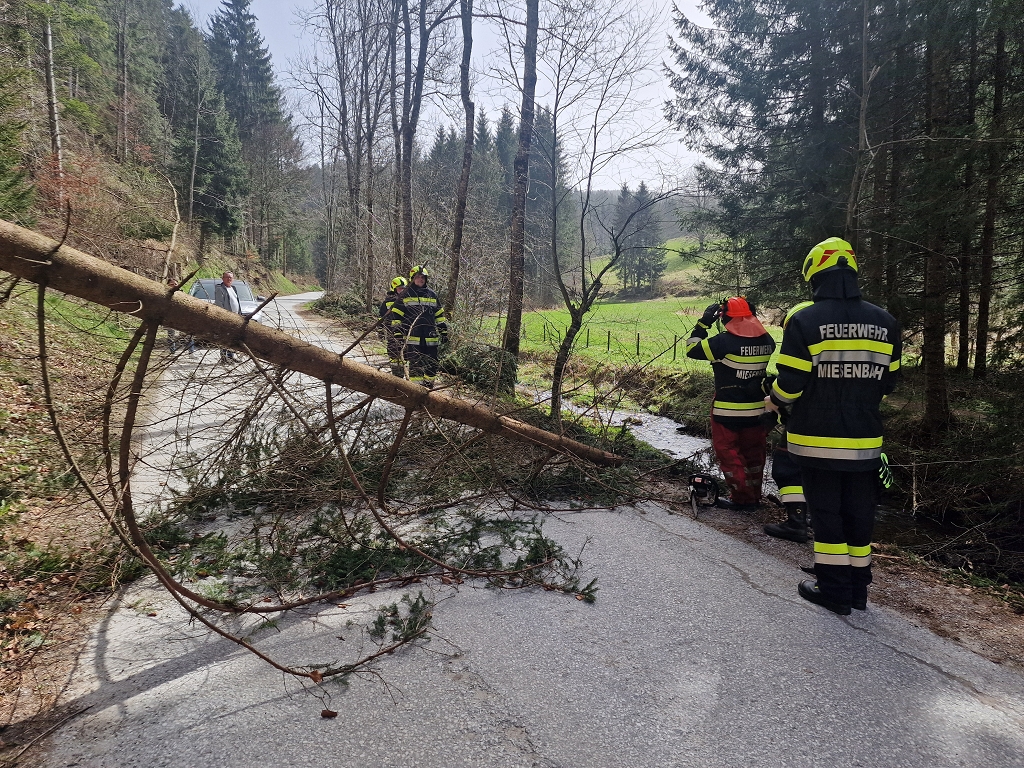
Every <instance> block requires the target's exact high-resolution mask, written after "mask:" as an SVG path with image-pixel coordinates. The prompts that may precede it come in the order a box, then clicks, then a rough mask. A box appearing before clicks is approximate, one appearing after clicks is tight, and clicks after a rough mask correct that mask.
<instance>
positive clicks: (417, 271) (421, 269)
mask: <svg viewBox="0 0 1024 768" xmlns="http://www.w3.org/2000/svg"><path fill="white" fill-rule="evenodd" d="M416 275H423V276H424V277H430V272H428V271H427V268H426V267H425V266H423V265H422V264H417V265H416V266H415V267H413V268H412V269H410V270H409V279H410V280H412V279H413V278H414V277H416Z"/></svg>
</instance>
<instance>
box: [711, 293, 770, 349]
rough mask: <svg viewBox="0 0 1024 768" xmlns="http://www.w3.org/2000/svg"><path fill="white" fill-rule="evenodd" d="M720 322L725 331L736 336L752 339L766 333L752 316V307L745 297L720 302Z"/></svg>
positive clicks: (734, 297)
mask: <svg viewBox="0 0 1024 768" xmlns="http://www.w3.org/2000/svg"><path fill="white" fill-rule="evenodd" d="M722 321H723V322H724V323H725V330H727V331H728V332H729V333H732V334H735V335H736V336H744V337H746V338H750V339H754V338H757V337H758V336H763V335H764V334H765V333H767V331H766V330H765V329H764V326H763V325H761V321H760V320H758V319H757V317H756V316H755V315H754V305H753V304H751V303H750V302H749V301H747V299H746V297H745V296H733V297H732V298H729V299H726V300H725V301H723V302H722Z"/></svg>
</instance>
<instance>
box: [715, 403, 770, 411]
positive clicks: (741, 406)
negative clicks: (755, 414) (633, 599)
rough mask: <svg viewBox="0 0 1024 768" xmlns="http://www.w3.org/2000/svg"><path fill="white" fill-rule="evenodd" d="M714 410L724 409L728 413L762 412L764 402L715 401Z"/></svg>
mask: <svg viewBox="0 0 1024 768" xmlns="http://www.w3.org/2000/svg"><path fill="white" fill-rule="evenodd" d="M715 408H724V409H727V410H730V411H753V410H758V411H763V410H764V400H758V401H757V402H756V403H727V402H725V401H723V400H715Z"/></svg>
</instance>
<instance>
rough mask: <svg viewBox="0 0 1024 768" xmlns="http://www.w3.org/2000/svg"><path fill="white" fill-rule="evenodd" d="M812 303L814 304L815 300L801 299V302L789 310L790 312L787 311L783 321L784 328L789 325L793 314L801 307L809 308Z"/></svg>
mask: <svg viewBox="0 0 1024 768" xmlns="http://www.w3.org/2000/svg"><path fill="white" fill-rule="evenodd" d="M812 304H814V302H813V301H801V302H800V303H799V304H797V305H796V306H795V307H793V308H792V309H791V310H789V312H787V313H786V317H785V319H784V320H783V321H782V328H783V330H785V328H786V326H787V325H789V321H790V320H792V319H793V315H795V314H796V313H797V312H799V311H800V310H801V309H807V307H809V306H811V305H812Z"/></svg>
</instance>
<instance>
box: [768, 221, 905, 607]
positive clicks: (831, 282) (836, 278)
mask: <svg viewBox="0 0 1024 768" xmlns="http://www.w3.org/2000/svg"><path fill="white" fill-rule="evenodd" d="M802 274H803V278H804V280H805V281H807V282H808V283H810V285H811V288H812V289H813V291H814V302H813V304H812V305H811V306H809V307H806V308H804V309H801V310H800V311H799V312H797V313H795V314H794V315H793V317H792V318H791V319H790V321H789V324H788V325H787V326H786V329H785V331H784V332H783V337H782V351H781V354H780V355H779V359H778V367H779V377H778V378H777V379H776V380H775V383H774V384H773V385H772V390H771V394H770V395H769V396H768V397H766V398H765V407H766V408H769V409H771V410H777V409H779V408H786V409H788V411H789V416H788V419H787V424H786V427H787V443H788V447H789V453H790V455H791V456H792V457H793V459H794V460H795V461H796V462H797V463H798V464H799V465H800V469H801V474H802V478H803V490H804V495H805V497H806V498H807V506H808V511H809V512H810V515H811V518H812V520H813V521H814V575H815V581H802V582H800V584H799V585H798V593H799V594H800V596H801V597H802V598H804V599H805V600H808V601H810V602H812V603H814V604H816V605H820V606H822V607H823V608H826V609H828V610H830V611H832V612H833V613H837V614H840V615H844V616H845V615H849V614H850V610H851V608H854V609H857V610H864V609H865V608H866V607H867V596H868V584H870V583H871V534H872V532H873V528H874V522H875V509H876V506H877V503H878V477H879V468H880V466H881V463H882V462H881V454H882V417H881V413H880V411H879V405H880V403H881V402H882V398H884V397H885V396H886V395H888V394H889V393H890V392H892V390H893V388H894V387H895V386H896V380H897V377H898V375H899V369H900V357H901V355H902V345H901V340H900V327H899V323H897V321H896V319H895V318H894V317H893V316H892V315H890V314H889V313H888V312H886V311H885V310H884V309H882V308H881V307H876V306H875V305H874V304H870V303H868V302H866V301H864V300H863V299H862V298H861V294H860V288H859V286H858V284H857V258H856V256H855V255H854V252H853V248H852V246H851V245H850V244H849V243H848V242H846V241H845V240H842V239H840V238H838V237H832V238H829V239H828V240H825V241H823V242H820V243H818V244H817V245H816V246H814V247H813V248H812V249H811V250H810V252H809V253H808V254H807V256H806V257H805V258H804V262H803V268H802Z"/></svg>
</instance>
